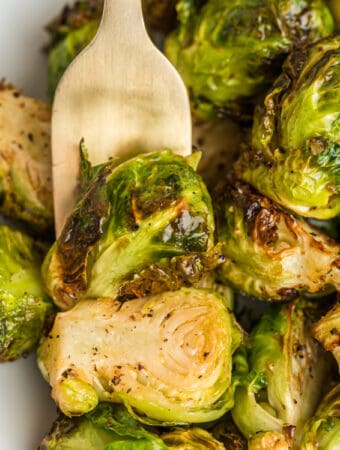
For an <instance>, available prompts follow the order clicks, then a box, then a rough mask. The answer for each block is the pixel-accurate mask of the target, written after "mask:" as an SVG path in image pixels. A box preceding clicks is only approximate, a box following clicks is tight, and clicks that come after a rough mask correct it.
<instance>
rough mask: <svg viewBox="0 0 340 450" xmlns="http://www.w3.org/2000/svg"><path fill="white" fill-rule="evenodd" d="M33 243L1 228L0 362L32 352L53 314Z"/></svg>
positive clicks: (26, 237) (21, 235)
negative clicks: (44, 288)
mask: <svg viewBox="0 0 340 450" xmlns="http://www.w3.org/2000/svg"><path fill="white" fill-rule="evenodd" d="M40 263H41V257H40V255H39V252H38V251H37V249H36V248H35V246H34V242H33V240H32V239H31V238H30V237H29V236H26V235H25V234H23V233H21V232H20V231H15V230H12V229H10V228H8V227H7V226H4V225H1V226H0V361H11V360H14V359H17V358H19V357H20V356H21V355H23V354H26V353H28V352H30V351H32V350H33V349H34V348H35V347H36V345H37V343H38V341H39V339H40V335H41V333H42V331H43V328H44V325H45V322H46V320H47V319H48V317H49V316H50V315H51V314H52V303H51V302H50V301H48V299H47V298H46V295H45V294H44V291H43V288H42V283H41V277H40Z"/></svg>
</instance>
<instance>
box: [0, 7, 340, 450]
mask: <svg viewBox="0 0 340 450" xmlns="http://www.w3.org/2000/svg"><path fill="white" fill-rule="evenodd" d="M102 5H103V2H102V1H101V0H83V1H78V2H76V3H75V4H74V5H73V6H71V7H66V8H65V9H64V10H63V12H62V14H61V15H60V16H59V17H58V18H56V19H55V20H54V21H53V22H51V23H50V24H49V26H48V30H49V32H50V35H51V44H50V46H49V48H48V58H49V61H48V80H49V85H48V90H49V94H50V96H51V98H52V97H53V93H54V90H55V87H56V84H57V83H58V80H59V79H60V77H61V75H62V74H63V72H64V70H65V69H66V67H67V66H68V64H69V63H70V62H71V60H72V59H73V58H74V57H75V56H76V55H77V54H78V53H79V51H80V50H81V49H82V48H83V47H84V46H86V45H87V43H88V42H90V40H91V39H92V37H93V36H94V34H95V32H96V30H97V28H98V24H99V21H100V16H101V11H102ZM143 6H144V10H145V18H146V23H147V26H148V28H149V31H150V35H151V37H152V38H153V39H155V41H157V42H158V43H159V42H162V44H161V45H162V47H163V49H164V52H165V54H166V55H167V56H168V58H169V59H170V61H172V63H173V64H174V65H175V66H176V68H177V69H178V71H179V72H180V74H181V76H182V77H183V80H184V82H185V84H186V86H187V88H188V92H189V95H190V100H191V105H192V115H193V122H194V128H193V132H194V136H195V144H196V146H198V147H200V148H199V150H200V151H194V152H193V154H192V155H191V156H189V157H186V158H183V157H181V156H178V155H176V154H175V153H173V152H172V150H174V151H176V149H172V150H162V149H160V151H159V152H155V153H148V154H140V155H139V156H137V157H134V158H133V159H130V160H128V161H125V162H123V163H121V164H119V165H117V164H116V163H115V161H108V162H107V163H104V164H101V165H99V166H95V167H93V166H91V164H90V162H89V161H88V159H87V150H86V142H85V143H84V142H83V141H82V142H81V143H80V149H79V151H80V155H81V179H80V182H79V197H78V201H77V203H76V205H75V208H74V210H73V212H72V214H71V215H70V216H69V218H68V220H67V222H66V224H65V226H64V229H63V231H62V233H61V235H60V236H59V237H58V239H57V240H56V241H55V242H54V243H53V244H51V242H52V241H53V239H54V238H53V231H52V224H53V213H52V207H51V204H52V196H51V192H52V190H51V176H50V170H51V166H50V164H51V163H50V155H49V136H50V134H49V133H50V130H49V126H50V109H49V106H48V105H46V104H45V103H43V102H40V101H36V100H33V99H29V98H27V97H23V95H22V93H21V92H20V91H19V90H17V89H15V88H13V87H12V86H10V85H6V84H4V83H2V84H1V85H0V102H1V105H2V108H1V109H0V173H1V175H2V176H1V181H0V193H1V195H0V199H1V202H0V203H1V212H2V214H3V215H4V216H7V217H9V218H10V219H11V220H12V221H15V222H13V223H14V226H15V228H14V226H12V227H9V226H7V225H1V226H0V252H1V255H2V257H1V258H0V359H1V361H10V360H14V359H17V358H19V357H20V356H22V355H24V354H26V353H27V352H29V351H32V350H34V349H36V348H37V351H38V364H39V367H40V370H41V372H42V374H43V376H44V377H45V379H46V381H47V382H48V383H49V384H50V386H51V395H52V397H53V399H54V400H55V402H56V404H57V406H58V408H59V411H60V417H59V418H58V420H57V421H56V422H55V423H54V425H53V427H52V429H51V431H50V433H49V434H47V435H46V437H45V438H44V439H43V441H42V443H41V445H40V449H41V450H52V449H55V450H71V449H74V450H81V449H84V450H114V449H131V450H132V449H136V450H137V449H150V450H151V449H159V450H163V449H164V450H166V449H182V450H190V449H193V450H194V449H197V450H199V449H202V450H203V449H221V450H222V449H226V450H228V449H233V450H237V449H238V450H242V449H247V448H248V449H250V450H256V449H258V450H261V449H263V450H266V449H268V450H281V449H285V450H289V449H291V450H297V449H303V450H336V449H340V381H339V371H340V303H338V302H337V300H339V297H338V291H339V290H340V244H339V239H340V229H339V224H340V219H339V217H340V34H338V33H337V29H340V24H339V18H340V7H339V4H338V2H337V1H326V0H325V1H323V0H236V1H235V0H178V1H174V0H166V1H162V2H160V1H153V0H145V1H143ZM22 103H24V104H25V108H22V106H21V105H22ZM221 130H222V132H221ZM211 135H215V137H216V138H215V140H214V139H213V138H212V137H211ZM235 135H237V138H235ZM202 154H203V158H202V160H201V161H203V163H202V162H200V159H201V156H202ZM207 186H208V187H207ZM20 230H25V231H20ZM48 247H49V250H48V251H47V249H48ZM41 267H42V271H41V273H40V268H41ZM337 297H338V299H337Z"/></svg>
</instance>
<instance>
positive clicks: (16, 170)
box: [0, 82, 53, 234]
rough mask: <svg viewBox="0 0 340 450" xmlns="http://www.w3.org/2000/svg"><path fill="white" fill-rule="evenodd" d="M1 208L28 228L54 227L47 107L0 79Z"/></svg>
mask: <svg viewBox="0 0 340 450" xmlns="http://www.w3.org/2000/svg"><path fill="white" fill-rule="evenodd" d="M0 104H1V108H0V211H1V213H3V214H4V215H6V216H9V217H10V218H11V219H17V220H20V221H23V222H24V223H25V225H26V227H28V228H29V229H30V230H31V231H34V232H36V233H39V234H41V233H43V234H46V233H48V232H50V231H51V229H53V205H52V181H51V155H50V118H51V112H50V107H49V106H48V105H47V104H46V103H45V102H43V101H41V100H35V99H32V98H28V97H24V96H23V95H22V92H21V90H19V89H15V88H13V87H12V86H10V85H7V84H5V83H3V82H0Z"/></svg>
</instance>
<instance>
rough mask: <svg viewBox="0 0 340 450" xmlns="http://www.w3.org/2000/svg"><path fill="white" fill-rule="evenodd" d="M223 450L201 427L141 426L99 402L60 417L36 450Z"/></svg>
mask: <svg viewBox="0 0 340 450" xmlns="http://www.w3.org/2000/svg"><path fill="white" fill-rule="evenodd" d="M82 449H84V450H122V449H129V450H142V449H143V450H171V449H178V450H205V449H210V450H223V449H224V446H223V444H221V443H220V442H218V441H217V440H216V439H214V438H213V436H212V435H211V434H210V433H208V432H207V431H206V430H203V429H201V428H197V427H195V428H174V429H171V430H169V431H165V432H164V431H160V430H159V429H157V428H154V427H150V426H146V427H145V426H142V425H141V424H140V423H138V422H137V421H136V420H135V419H134V418H133V417H132V416H131V415H130V414H129V413H128V412H127V410H126V409H125V408H124V407H123V406H121V405H113V404H108V403H102V404H101V405H99V406H98V407H97V408H96V409H95V410H94V411H92V412H90V413H88V414H86V415H85V416H83V417H81V418H72V419H69V418H67V417H65V416H61V417H59V419H58V420H57V421H56V422H55V423H54V425H53V427H52V430H51V431H50V433H49V434H48V435H47V436H46V437H45V438H44V440H43V441H42V443H41V445H40V447H39V450H82Z"/></svg>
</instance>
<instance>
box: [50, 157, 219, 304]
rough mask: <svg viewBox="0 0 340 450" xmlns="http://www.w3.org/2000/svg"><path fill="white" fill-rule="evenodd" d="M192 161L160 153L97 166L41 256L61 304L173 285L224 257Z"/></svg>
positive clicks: (121, 296)
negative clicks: (63, 223)
mask: <svg viewBox="0 0 340 450" xmlns="http://www.w3.org/2000/svg"><path fill="white" fill-rule="evenodd" d="M196 163H197V154H196V155H195V154H194V155H192V156H191V157H189V158H183V157H181V156H178V155H174V154H173V153H172V152H171V151H164V152H159V153H157V152H155V153H149V154H144V155H139V156H137V157H135V158H133V159H130V160H128V161H126V162H125V163H123V164H120V165H119V166H117V167H115V165H114V163H112V162H109V163H107V164H104V165H103V166H102V167H101V168H100V169H99V171H98V170H97V172H98V173H97V175H96V176H95V177H94V178H93V179H92V181H91V182H90V184H89V185H88V189H87V191H86V192H85V193H84V194H83V196H82V197H81V199H80V201H79V202H78V204H77V206H76V208H75V210H74V212H73V213H72V214H71V216H70V217H69V219H68V222H67V223H66V225H65V227H64V230H63V232H62V234H61V236H60V238H59V240H58V241H57V243H56V244H55V245H54V246H53V247H52V249H51V251H50V252H49V255H48V256H47V259H46V260H45V262H44V267H43V273H44V279H45V283H46V288H47V291H48V292H49V293H50V295H51V296H52V297H53V299H54V301H55V303H56V304H57V305H58V306H60V307H61V308H63V309H67V308H69V307H71V306H73V305H74V304H75V303H76V302H77V300H78V299H79V298H81V297H82V298H97V297H111V298H117V297H118V298H119V299H122V300H125V299H127V298H134V297H140V296H143V295H147V294H150V293H156V292H160V291H162V290H175V289H178V288H179V287H180V286H181V285H183V284H186V285H187V284H194V283H195V282H197V281H198V280H199V278H200V276H201V275H202V274H203V273H204V271H205V270H208V269H212V268H214V267H216V265H218V264H219V263H220V262H221V261H223V260H224V258H223V255H222V254H221V251H220V248H219V246H216V247H214V242H213V239H214V237H213V234H214V220H213V214H212V207H211V201H210V197H209V194H208V192H207V190H206V187H205V185H204V184H203V182H202V180H201V178H200V177H199V176H198V175H197V174H196V172H195V170H194V169H193V168H192V167H191V166H190V165H189V164H194V165H196ZM85 184H87V183H85Z"/></svg>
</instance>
